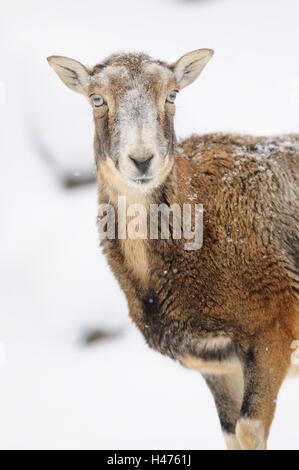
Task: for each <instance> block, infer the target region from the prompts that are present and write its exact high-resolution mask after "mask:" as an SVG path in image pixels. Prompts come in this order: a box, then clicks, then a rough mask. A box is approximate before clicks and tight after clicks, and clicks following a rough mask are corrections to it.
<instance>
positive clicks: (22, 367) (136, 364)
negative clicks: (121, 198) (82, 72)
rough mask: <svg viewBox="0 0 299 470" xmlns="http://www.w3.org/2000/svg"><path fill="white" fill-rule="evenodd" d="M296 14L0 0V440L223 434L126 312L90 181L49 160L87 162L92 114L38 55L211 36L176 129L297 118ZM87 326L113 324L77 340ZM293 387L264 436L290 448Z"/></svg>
mask: <svg viewBox="0 0 299 470" xmlns="http://www.w3.org/2000/svg"><path fill="white" fill-rule="evenodd" d="M298 17H299V3H298V0H263V1H261V0H247V1H246V0H243V1H242V2H241V1H240V0H198V1H196V0H185V1H184V0H163V1H161V0H125V1H123V0H109V1H103V0H84V1H83V0H81V1H79V0H62V1H58V0H51V1H50V0H49V1H45V2H39V1H37V0H26V2H24V1H21V0H10V1H8V0H6V1H4V2H2V5H1V19H0V21H1V23H2V24H1V25H0V57H1V70H0V101H1V104H0V116H1V117H0V119H1V123H0V124H1V127H0V128H1V139H0V155H1V171H0V188H1V199H0V216H1V232H0V233H1V235H0V236H1V239H0V242H1V243H0V260H1V262H0V290H1V296H0V362H1V364H0V447H1V448H5V449H15V448H21V449H29V448H36V449H39V448H57V449H60V448H74V449H75V448H83V449H87V448H98V449H100V448H111V449H112V448H119V449H126V448H148V449H152V448H161V449H162V448H168V449H175V448H181V449H221V448H224V443H223V440H222V436H221V433H220V427H219V424H218V418H217V416H216V411H215V408H214V404H213V400H212V396H211V395H210V393H209V392H208V390H207V388H206V386H205V384H204V382H203V380H202V378H201V377H200V375H199V374H198V373H196V372H191V371H188V370H184V369H183V368H182V367H180V366H179V365H177V364H176V363H174V362H172V361H171V360H170V359H167V358H164V357H162V356H160V355H158V354H157V353H155V352H153V351H151V350H149V349H148V348H147V347H146V346H145V344H144V340H143V338H142V337H141V335H140V334H139V333H138V332H137V330H136V328H135V327H134V326H133V325H132V324H130V321H129V319H128V316H127V307H126V302H125V298H124V296H123V294H122V292H121V291H120V289H119V287H118V285H117V283H116V281H115V280H114V278H113V276H112V275H111V273H110V271H109V268H108V267H107V263H106V261H105V258H104V257H103V255H102V254H101V252H100V250H99V248H98V237H97V231H96V224H95V222H96V188H95V185H90V186H87V187H85V188H81V189H74V190H65V189H63V188H62V187H61V185H60V181H59V172H60V171H62V170H67V171H70V172H71V171H80V170H82V169H84V168H87V169H88V168H90V167H92V164H93V154H92V134H93V130H92V119H91V111H90V110H89V107H88V104H87V103H86V102H85V101H84V99H83V98H82V97H81V96H79V95H76V94H74V93H72V92H70V91H69V90H67V88H65V87H64V86H63V85H62V84H61V82H60V81H59V79H58V78H57V76H55V75H54V73H53V71H52V70H51V69H50V68H49V67H48V64H47V62H46V60H45V58H46V56H48V55H51V54H58V55H66V56H70V57H74V58H76V59H78V60H80V61H82V62H85V63H86V64H93V63H95V62H98V61H100V60H101V59H102V58H103V57H105V56H106V55H108V54H110V53H112V52H114V51H118V50H144V51H146V52H148V53H150V54H151V55H153V56H154V57H159V58H162V59H165V60H169V61H174V60H176V59H177V58H178V57H180V56H181V55H182V54H184V53H185V52H187V51H189V50H193V49H196V48H200V47H209V48H214V49H215V51H216V54H215V56H214V57H213V60H212V61H211V62H210V63H209V65H208V66H207V68H206V70H205V71H204V72H203V74H202V77H201V78H200V79H199V80H198V81H197V82H196V83H195V84H194V85H192V86H191V87H190V88H187V89H186V90H184V92H182V93H181V94H180V96H179V98H178V100H177V101H178V106H177V118H176V128H177V133H178V135H179V136H185V135H187V134H188V133H191V132H193V131H197V132H206V131H213V130H235V131H241V132H252V133H257V134H270V133H282V132H291V131H295V132H298V130H299V59H298V46H299V32H298ZM45 149H46V151H47V152H49V154H50V156H52V158H53V159H54V161H55V168H54V167H53V166H52V165H50V164H49V163H48V162H47V161H46V160H45V159H44V157H45V153H46V151H45ZM94 328H99V329H104V330H107V331H110V332H116V333H119V334H116V335H115V337H113V338H111V339H107V340H102V341H99V342H95V343H94V344H91V345H86V344H84V341H82V338H83V336H84V335H85V333H86V332H87V331H88V330H90V329H94ZM4 355H5V357H4ZM298 397H299V381H296V380H293V381H289V382H287V383H285V385H284V386H283V388H282V390H281V394H280V397H279V403H278V411H277V413H276V418H275V421H274V424H273V428H272V434H271V437H270V441H269V446H270V448H283V449H287V448H291V449H298V448H299V424H298V423H299V410H298Z"/></svg>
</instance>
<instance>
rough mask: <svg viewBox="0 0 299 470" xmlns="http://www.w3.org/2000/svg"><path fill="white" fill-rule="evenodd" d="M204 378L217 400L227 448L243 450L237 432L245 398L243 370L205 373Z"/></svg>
mask: <svg viewBox="0 0 299 470" xmlns="http://www.w3.org/2000/svg"><path fill="white" fill-rule="evenodd" d="M204 378H205V380H206V383H207V385H208V387H209V389H210V390H211V392H212V394H213V397H214V400H215V404H216V408H217V411H218V416H219V419H220V424H221V429H222V432H223V436H224V439H225V442H226V446H227V449H228V450H241V447H240V444H239V441H238V439H237V437H236V434H235V433H236V423H237V421H238V418H239V416H240V409H241V405H242V399H243V376H242V372H241V371H236V372H235V373H232V374H221V375H215V374H205V375H204Z"/></svg>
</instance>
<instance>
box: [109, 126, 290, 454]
mask: <svg viewBox="0 0 299 470" xmlns="http://www.w3.org/2000/svg"><path fill="white" fill-rule="evenodd" d="M286 141H289V145H285V144H284V142H286ZM298 148H299V137H298V136H295V135H293V136H287V137H283V138H282V137H277V138H273V139H269V138H254V137H251V136H245V137H244V136H242V137H241V136H232V135H220V134H211V135H206V136H202V137H198V136H192V137H191V138H189V139H186V140H185V141H183V142H182V143H181V144H180V145H179V146H178V155H177V164H176V169H175V170H173V172H172V173H171V175H170V176H169V177H168V179H167V181H166V182H165V184H164V185H163V186H162V187H161V188H160V189H159V190H157V191H156V192H155V193H154V194H150V195H148V199H150V200H151V202H162V201H164V202H165V201H167V202H168V203H169V204H171V203H173V202H179V203H180V205H182V204H183V203H184V202H188V201H189V198H190V196H193V195H194V193H196V194H197V198H196V202H198V203H203V205H204V244H203V248H202V249H201V250H198V251H192V252H188V251H185V250H184V249H183V242H182V241H177V240H171V241H164V240H152V241H150V240H149V241H148V240H146V241H141V242H140V241H139V243H143V244H144V250H145V252H146V253H147V263H148V266H149V272H148V282H147V284H146V285H144V282H143V281H142V282H140V279H139V278H138V276H136V272H137V269H138V268H136V269H135V268H134V267H133V266H134V263H136V266H139V263H140V261H139V257H138V256H136V257H135V258H134V257H133V258H132V257H128V255H127V250H128V248H127V247H128V246H130V245H131V243H134V242H130V241H129V240H128V241H126V242H122V243H121V245H120V244H119V242H118V241H117V240H113V241H110V242H109V249H107V248H105V244H106V242H104V243H103V245H104V250H105V253H106V255H107V257H108V260H109V263H110V265H111V267H112V270H113V271H114V273H115V275H116V277H117V279H118V280H119V282H120V285H121V287H122V289H123V290H124V292H125V293H126V295H127V299H128V304H129V310H130V316H131V318H132V319H133V321H134V322H135V323H136V324H137V326H138V327H139V328H140V330H141V331H142V332H143V334H144V336H145V337H146V339H147V341H148V343H149V345H150V346H151V347H153V348H155V349H158V350H159V351H160V352H162V353H163V354H167V355H169V356H170V357H172V358H174V359H178V360H180V361H181V362H182V363H185V364H186V365H188V362H189V366H190V361H191V366H192V367H193V366H194V361H196V358H197V357H198V360H199V361H205V360H207V359H206V357H205V355H203V358H202V357H201V356H202V355H201V351H200V347H199V345H200V342H201V341H202V339H203V338H206V337H209V336H210V335H212V336H213V337H217V336H221V335H223V334H225V335H227V336H228V337H229V338H230V339H231V341H232V349H233V352H229V354H228V356H229V358H231V357H233V356H235V355H236V356H237V357H238V359H239V361H240V363H241V364H242V368H243V371H244V390H245V391H244V397H243V405H242V409H241V415H244V416H250V418H251V419H256V420H261V421H262V423H263V426H264V430H265V435H266V436H267V434H268V431H269V427H270V423H271V421H272V418H273V414H274V409H275V402H276V398H277V394H278V391H279V388H280V385H281V383H282V381H283V379H284V378H285V376H286V374H287V372H288V369H289V367H290V354H291V352H292V350H291V348H290V346H291V343H292V341H293V340H294V339H296V338H298V337H299V336H298V335H299V332H298V310H297V309H298V298H297V292H298V274H299V273H298V265H297V266H296V259H295V255H294V254H295V252H296V249H298V238H297V237H298V235H295V234H296V230H297V225H296V223H297V222H296V219H297V215H298V211H297V207H296V204H297V202H298V199H295V197H294V191H295V187H296V186H295V180H296V176H297V175H298V168H297V164H298ZM267 152H268V153H269V155H268V156H267V155H266V154H267ZM100 178H101V176H100ZM178 188H179V191H178ZM292 188H293V189H292ZM100 193H101V194H102V191H101V190H100ZM193 197H194V196H193ZM139 246H140V245H139ZM139 249H140V248H139ZM132 262H133V265H132ZM174 270H175V272H174ZM166 271H167V274H165V272H166ZM133 272H135V275H134V274H132V273H133ZM296 279H297V281H296ZM149 301H151V303H149ZM219 354H220V356H221V353H220V352H219ZM192 357H193V360H191V359H190V358H192ZM208 360H210V358H209V359H208ZM212 361H216V362H217V361H218V364H219V366H222V367H223V370H222V373H224V372H226V373H227V372H231V370H228V369H225V367H226V364H225V358H224V359H223V358H222V357H218V353H216V352H215V356H214V357H212ZM221 363H222V364H221ZM202 372H203V373H204V372H205V368H204V367H203V370H202ZM253 394H254V397H255V398H254V400H253V398H252V396H253ZM244 445H245V444H244Z"/></svg>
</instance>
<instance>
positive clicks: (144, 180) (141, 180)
mask: <svg viewBox="0 0 299 470" xmlns="http://www.w3.org/2000/svg"><path fill="white" fill-rule="evenodd" d="M153 179H154V178H153V177H152V176H142V177H141V178H132V181H134V183H136V184H145V183H148V182H149V181H152V180H153Z"/></svg>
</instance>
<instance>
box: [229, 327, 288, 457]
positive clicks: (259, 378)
mask: <svg viewBox="0 0 299 470" xmlns="http://www.w3.org/2000/svg"><path fill="white" fill-rule="evenodd" d="M280 333H281V332H279V331H276V332H275V333H273V334H271V332H268V333H265V334H261V335H260V336H261V338H259V339H256V340H255V341H254V342H253V344H251V345H250V347H249V348H248V349H247V351H246V352H245V353H244V357H243V373H244V397H243V402H242V406H241V413H240V418H239V420H238V422H237V426H236V436H237V439H238V441H239V442H240V445H241V448H242V449H243V450H264V449H266V447H267V439H268V435H269V430H270V426H271V423H272V420H273V416H274V412H275V407H276V400H277V396H278V392H279V389H280V386H281V384H282V382H283V380H284V378H285V376H286V374H287V371H288V368H289V364H290V345H289V344H288V343H289V340H287V339H286V338H285V337H284V336H285V335H284V334H283V333H281V334H280ZM283 337H284V338H283ZM290 344H291V341H290Z"/></svg>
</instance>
